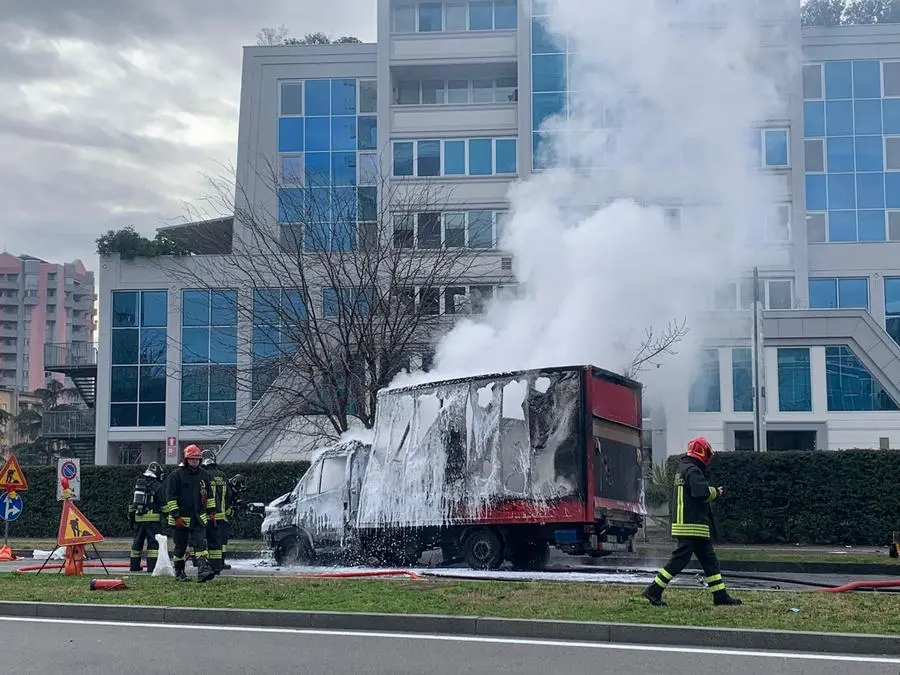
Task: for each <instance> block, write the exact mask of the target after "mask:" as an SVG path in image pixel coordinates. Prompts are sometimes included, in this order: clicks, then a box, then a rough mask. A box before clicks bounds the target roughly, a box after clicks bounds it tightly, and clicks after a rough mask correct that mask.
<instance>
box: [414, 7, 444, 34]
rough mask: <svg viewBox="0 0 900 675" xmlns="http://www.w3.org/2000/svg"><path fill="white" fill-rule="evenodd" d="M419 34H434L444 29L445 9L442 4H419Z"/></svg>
mask: <svg viewBox="0 0 900 675" xmlns="http://www.w3.org/2000/svg"><path fill="white" fill-rule="evenodd" d="M418 26H419V32H420V33H434V32H439V31H442V30H443V29H444V7H443V5H442V4H441V3H440V2H421V3H419V24H418Z"/></svg>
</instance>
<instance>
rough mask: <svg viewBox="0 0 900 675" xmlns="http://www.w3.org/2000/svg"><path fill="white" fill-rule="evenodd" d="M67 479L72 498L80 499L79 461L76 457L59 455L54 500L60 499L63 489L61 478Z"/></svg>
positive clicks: (61, 498)
mask: <svg viewBox="0 0 900 675" xmlns="http://www.w3.org/2000/svg"><path fill="white" fill-rule="evenodd" d="M63 478H65V479H66V480H67V481H69V489H70V490H71V491H72V499H73V500H77V499H81V462H80V460H78V459H77V458H69V457H60V458H59V461H58V462H57V467H56V500H57V501H60V502H61V501H62V500H63V499H64V497H63V489H62V483H61V480H62V479H63Z"/></svg>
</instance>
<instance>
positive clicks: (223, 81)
mask: <svg viewBox="0 0 900 675" xmlns="http://www.w3.org/2000/svg"><path fill="white" fill-rule="evenodd" d="M3 5H4V7H3V12H2V14H0V100H2V101H3V102H4V104H3V106H2V108H0V146H2V147H3V149H4V152H3V153H2V154H0V202H2V203H3V205H4V208H3V211H2V214H3V215H2V216H0V248H4V249H6V250H9V251H10V252H13V253H30V254H31V255H36V256H38V257H41V258H45V259H49V260H56V261H64V260H71V259H74V258H80V259H82V260H83V261H84V262H85V264H86V265H88V267H90V268H94V269H96V267H97V260H96V256H95V254H94V248H95V244H94V240H95V239H96V238H97V236H98V235H99V234H101V233H102V232H104V231H105V230H107V229H110V228H117V227H122V226H124V225H129V224H131V225H134V226H135V227H136V228H138V229H139V230H141V231H144V232H147V233H152V231H153V229H154V228H155V227H158V226H160V225H164V224H167V223H169V222H171V221H172V220H174V219H178V218H180V217H185V216H187V212H188V205H197V206H198V207H199V208H201V209H202V208H203V207H204V206H205V205H204V197H206V196H208V195H209V194H210V192H211V189H210V187H209V185H208V178H207V176H209V175H213V176H221V175H222V174H223V170H224V167H225V166H227V165H231V164H233V163H234V161H235V154H236V144H237V117H238V102H239V98H240V76H241V57H242V47H243V46H244V45H248V44H254V43H255V41H256V33H257V32H258V31H259V29H260V28H262V27H264V26H278V25H282V24H284V25H286V26H288V27H289V28H290V29H291V34H293V35H302V34H304V33H306V32H310V31H320V30H321V31H323V32H325V33H328V34H332V35H335V36H337V35H346V34H349V35H356V36H358V37H360V38H361V39H363V40H366V41H370V40H374V39H375V0H330V1H329V2H328V3H319V2H296V1H290V0H258V1H257V2H254V3H248V2H245V1H241V0H190V1H187V2H185V1H183V0H158V1H157V2H143V1H141V0H81V1H80V2H77V3H73V2H69V0H40V1H38V2H36V1H35V0H5V2H4V3H3Z"/></svg>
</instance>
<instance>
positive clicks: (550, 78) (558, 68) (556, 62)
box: [531, 54, 566, 93]
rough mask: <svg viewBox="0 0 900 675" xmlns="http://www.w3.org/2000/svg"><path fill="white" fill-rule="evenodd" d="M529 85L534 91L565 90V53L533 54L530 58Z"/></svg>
mask: <svg viewBox="0 0 900 675" xmlns="http://www.w3.org/2000/svg"><path fill="white" fill-rule="evenodd" d="M531 86H532V90H533V91H534V92H535V93H540V92H544V91H566V55H565V54H545V55H537V56H533V57H532V58H531Z"/></svg>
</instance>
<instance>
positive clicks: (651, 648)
mask: <svg viewBox="0 0 900 675" xmlns="http://www.w3.org/2000/svg"><path fill="white" fill-rule="evenodd" d="M0 621H10V622H13V623H62V624H72V625H76V626H85V625H87V626H108V627H114V628H166V629H173V630H201V631H203V630H206V631H229V632H235V633H281V634H287V635H314V636H321V637H359V638H380V639H389V640H398V639H399V640H426V641H428V640H430V641H432V642H474V643H485V644H500V645H524V646H532V647H579V648H582V649H612V650H620V651H635V652H669V653H671V652H675V653H677V654H709V655H718V656H746V657H750V658H765V659H793V660H797V661H855V662H859V663H885V664H900V658H890V657H887V656H855V655H851V654H814V653H809V654H806V653H801V652H770V651H752V650H743V649H715V648H704V647H675V646H672V647H670V646H667V645H666V646H664V645H637V644H622V643H616V642H575V641H568V640H540V639H531V638H504V637H489V636H484V635H438V634H432V633H385V632H376V631H365V630H324V629H319V628H267V627H259V626H217V625H195V624H179V623H150V622H137V621H134V622H132V621H96V620H82V619H50V618H36V617H27V616H0Z"/></svg>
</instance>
